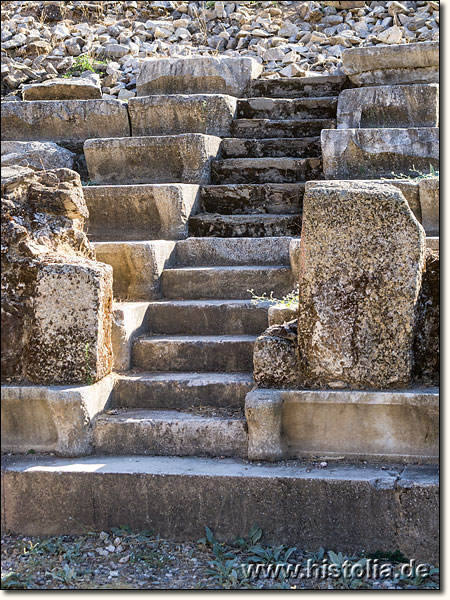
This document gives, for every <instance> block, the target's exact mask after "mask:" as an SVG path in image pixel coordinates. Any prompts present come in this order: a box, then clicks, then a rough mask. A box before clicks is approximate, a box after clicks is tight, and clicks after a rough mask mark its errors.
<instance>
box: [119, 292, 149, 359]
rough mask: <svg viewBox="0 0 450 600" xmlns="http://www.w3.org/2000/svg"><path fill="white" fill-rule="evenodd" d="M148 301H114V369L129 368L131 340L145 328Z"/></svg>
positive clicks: (143, 331)
mask: <svg viewBox="0 0 450 600" xmlns="http://www.w3.org/2000/svg"><path fill="white" fill-rule="evenodd" d="M149 306H150V303H149V302H115V303H114V305H113V326H112V345H113V354H114V370H115V371H128V369H130V368H131V348H132V345H133V341H134V340H135V339H136V338H137V337H138V336H139V335H141V334H143V333H145V331H146V329H147V327H146V326H147V313H148V309H149Z"/></svg>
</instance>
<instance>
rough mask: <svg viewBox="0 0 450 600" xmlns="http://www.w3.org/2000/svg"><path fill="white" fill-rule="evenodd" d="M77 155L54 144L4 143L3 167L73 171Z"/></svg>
mask: <svg viewBox="0 0 450 600" xmlns="http://www.w3.org/2000/svg"><path fill="white" fill-rule="evenodd" d="M74 157H75V154H74V153H73V152H70V151H69V150H66V148H61V146H58V144H55V143H53V142H2V167H8V166H14V165H20V166H22V167H29V168H30V169H33V170H34V171H40V170H42V169H72V168H73V162H74Z"/></svg>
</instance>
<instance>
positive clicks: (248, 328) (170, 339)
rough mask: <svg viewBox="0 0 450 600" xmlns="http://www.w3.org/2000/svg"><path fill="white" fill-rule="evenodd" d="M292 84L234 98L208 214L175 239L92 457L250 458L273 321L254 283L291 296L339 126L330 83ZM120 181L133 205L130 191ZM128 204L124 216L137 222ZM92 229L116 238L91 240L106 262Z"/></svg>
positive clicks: (203, 205) (208, 188)
mask: <svg viewBox="0 0 450 600" xmlns="http://www.w3.org/2000/svg"><path fill="white" fill-rule="evenodd" d="M324 79H325V80H326V79H327V78H324ZM334 79H336V78H334ZM335 85H337V83H336V84H335ZM341 86H342V80H341ZM288 87H289V90H290V93H295V94H296V96H297V97H296V98H284V97H282V95H283V94H284V91H283V89H280V86H279V84H278V82H277V85H275V82H274V85H273V86H270V85H269V86H266V87H265V88H259V90H261V89H264V92H265V93H266V94H267V97H249V98H245V99H239V100H238V101H237V114H236V117H237V118H236V119H235V120H234V121H233V122H232V124H231V132H232V135H233V137H229V138H225V139H223V140H222V144H221V148H220V158H219V159H216V160H213V161H212V163H211V183H212V185H202V186H200V190H199V196H200V197H199V208H200V211H201V212H199V213H198V214H195V215H193V216H191V217H190V218H189V234H190V236H192V237H189V238H188V239H185V240H179V241H177V242H176V244H175V248H174V251H173V253H172V257H171V263H170V264H169V265H167V266H166V267H165V268H164V269H163V270H162V272H161V293H162V300H155V301H150V302H148V305H147V316H146V323H147V325H146V326H144V327H145V328H146V331H145V333H144V334H143V335H141V336H140V337H138V338H137V339H135V340H134V342H133V345H132V350H131V369H132V371H131V372H130V373H123V374H121V375H120V377H119V380H118V382H117V384H116V387H115V391H114V396H113V401H112V405H111V409H110V410H109V411H108V412H107V413H106V414H103V415H101V416H100V417H99V418H98V419H97V420H96V423H95V425H94V446H95V451H96V452H97V453H100V454H114V455H120V454H131V455H132V454H140V455H144V454H149V455H176V456H188V455H190V456H235V457H246V456H247V432H246V421H245V417H244V412H243V408H244V401H245V396H246V394H247V393H248V392H249V391H250V390H251V388H252V387H253V385H254V383H253V377H252V370H253V345H254V342H255V341H256V338H257V336H258V335H259V334H260V333H261V332H262V331H263V330H264V329H265V328H266V327H267V306H264V305H257V306H254V305H252V303H251V300H250V292H249V290H253V291H254V293H255V294H258V295H262V294H263V293H265V292H266V293H267V292H270V291H273V293H274V295H275V296H278V297H280V296H283V295H286V294H287V293H289V292H290V291H292V289H293V287H294V283H295V282H294V277H293V275H292V271H291V268H290V265H289V242H290V237H291V236H298V235H299V234H300V230H301V199H302V194H303V191H304V186H305V181H307V180H309V179H317V178H320V176H321V158H320V137H319V136H320V131H321V129H322V128H324V127H326V128H331V127H334V126H335V119H334V118H335V114H336V104H337V98H336V96H331V95H325V94H326V93H328V87H327V82H326V81H325V82H324V84H323V87H318V86H317V85H316V86H315V87H314V93H315V94H316V95H317V97H314V96H313V97H308V96H307V94H312V93H313V92H312V91H311V90H309V89H308V88H305V84H304V83H303V82H301V81H297V91H296V92H293V89H294V88H293V84H292V83H290V85H289V86H288ZM305 89H307V92H305V91H304V90H305ZM335 89H336V88H335ZM259 90H258V88H256V89H255V92H256V93H258V91H259ZM250 93H253V90H251V92H250ZM303 93H304V94H305V96H307V97H302V94H303ZM279 96H281V97H279ZM280 135H282V136H283V137H279V136H280ZM153 185H155V184H153ZM145 186H146V187H152V184H145ZM118 187H120V188H121V190H120V196H121V199H122V201H123V204H122V206H127V202H126V198H127V188H128V186H126V185H122V186H118ZM135 187H139V186H135ZM92 189H95V188H92ZM108 189H109V190H111V189H114V188H113V187H112V186H111V187H110V186H108ZM87 190H88V196H87V197H88V199H89V192H90V188H87ZM118 193H119V192H118ZM109 195H111V192H109ZM99 198H100V202H102V203H103V196H101V197H99ZM116 205H117V203H116ZM96 206H98V201H97V204H96ZM134 206H135V205H134ZM130 208H131V207H130V206H128V210H127V211H124V212H127V214H128V216H127V223H130V224H131V223H136V224H137V227H139V222H140V221H139V216H140V215H138V214H136V218H132V216H131V215H130V213H129V210H130ZM91 212H94V213H95V208H94V211H92V209H91ZM94 231H95V232H96V234H97V235H98V233H99V232H100V237H101V238H107V239H109V240H110V241H109V242H104V243H97V244H96V245H97V254H98V256H99V258H101V259H102V260H105V261H106V262H113V261H108V257H107V256H106V257H105V255H103V254H102V252H103V251H104V247H105V246H107V245H108V244H110V245H111V235H113V233H112V234H109V232H108V231H107V230H106V231H105V227H103V228H100V226H99V225H98V224H96V225H95V229H94ZM117 231H118V227H117V224H116V225H114V227H113V232H117ZM142 233H143V232H141V233H136V232H134V231H133V229H131V230H130V229H127V232H126V235H127V236H131V239H134V238H135V237H140V236H141V235H142ZM95 239H96V237H95V236H94V240H95ZM115 241H117V242H118V241H119V240H115ZM121 242H122V244H121V246H122V247H123V245H124V244H127V245H130V244H131V247H133V242H128V241H123V240H121ZM134 245H135V244H134ZM102 247H103V250H102ZM124 251H125V250H123V249H122V250H120V251H119V252H124ZM131 268H132V267H131ZM122 271H123V269H122ZM121 277H122V276H121ZM144 277H145V275H144ZM131 299H132V300H141V301H147V300H149V298H145V297H139V298H138V297H133V298H131ZM122 306H124V305H122ZM125 310H126V305H125Z"/></svg>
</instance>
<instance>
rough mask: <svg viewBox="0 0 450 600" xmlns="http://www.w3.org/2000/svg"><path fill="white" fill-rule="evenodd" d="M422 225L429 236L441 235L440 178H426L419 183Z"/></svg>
mask: <svg viewBox="0 0 450 600" xmlns="http://www.w3.org/2000/svg"><path fill="white" fill-rule="evenodd" d="M419 194H420V207H421V211H422V225H423V228H424V229H425V231H426V233H427V235H429V236H438V235H439V178H438V177H426V178H425V179H421V180H420V181H419Z"/></svg>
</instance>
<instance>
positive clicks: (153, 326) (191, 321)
mask: <svg viewBox="0 0 450 600" xmlns="http://www.w3.org/2000/svg"><path fill="white" fill-rule="evenodd" d="M268 307H269V305H268V304H266V303H264V304H262V303H261V304H257V305H255V304H252V302H251V301H250V300H160V301H158V302H152V303H150V305H149V307H148V309H147V329H148V331H149V332H151V333H156V334H158V333H164V334H167V335H174V334H183V335H192V334H193V335H242V334H247V335H259V334H260V333H261V332H262V331H264V330H265V329H266V328H267V326H268V317H267V314H268Z"/></svg>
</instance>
